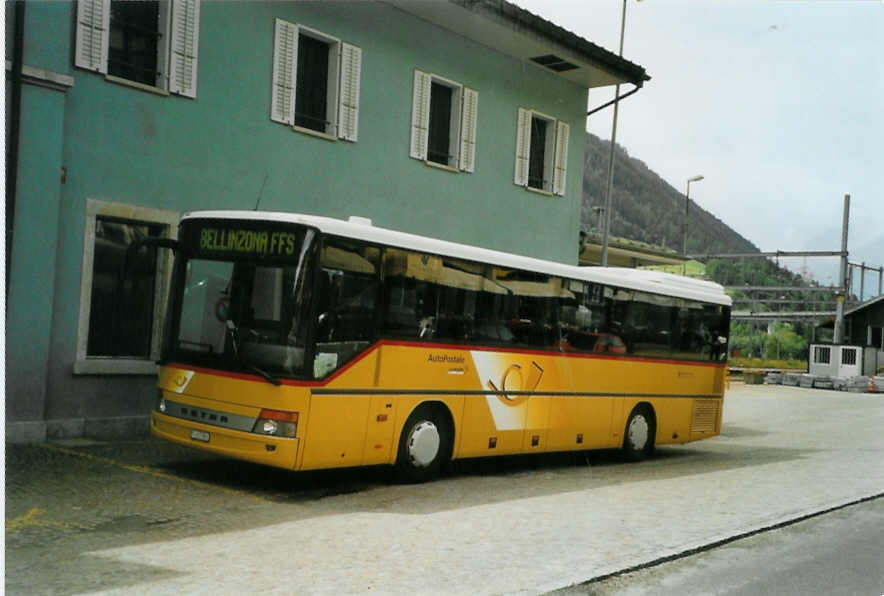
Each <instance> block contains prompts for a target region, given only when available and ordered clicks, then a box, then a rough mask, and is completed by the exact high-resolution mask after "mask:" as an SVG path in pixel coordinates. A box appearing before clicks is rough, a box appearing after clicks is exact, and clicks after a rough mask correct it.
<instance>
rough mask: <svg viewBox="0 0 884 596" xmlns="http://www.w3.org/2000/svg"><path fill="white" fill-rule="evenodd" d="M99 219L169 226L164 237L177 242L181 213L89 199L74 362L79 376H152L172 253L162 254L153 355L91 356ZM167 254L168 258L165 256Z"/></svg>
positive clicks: (158, 268)
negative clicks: (140, 356)
mask: <svg viewBox="0 0 884 596" xmlns="http://www.w3.org/2000/svg"><path fill="white" fill-rule="evenodd" d="M99 217H109V218H115V219H123V220H130V221H135V222H143V223H145V224H150V225H158V224H159V225H162V226H165V228H164V230H163V232H162V237H163V238H171V239H177V237H178V220H179V213H178V212H177V211H169V210H165V209H155V208H149V207H138V206H135V205H129V204H126V203H116V202H111V201H103V200H98V199H90V198H87V199H86V222H85V228H84V231H83V261H82V270H81V272H80V312H79V317H78V323H77V348H76V356H75V360H74V374H75V375H89V374H114V375H148V374H155V373H156V372H157V365H156V360H158V359H159V357H160V351H161V345H160V344H161V340H162V330H163V321H164V319H165V310H166V297H167V296H168V293H169V284H170V281H171V276H172V251H170V250H162V251H160V250H158V252H157V272H156V286H155V288H154V292H155V295H154V306H153V314H152V321H151V341H150V355H149V356H148V357H147V358H117V357H113V356H89V355H88V353H87V345H88V342H89V320H90V316H91V307H92V279H93V269H94V265H95V227H96V220H97V219H98V218H99ZM164 253H165V254H164Z"/></svg>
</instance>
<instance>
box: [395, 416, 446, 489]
mask: <svg viewBox="0 0 884 596" xmlns="http://www.w3.org/2000/svg"><path fill="white" fill-rule="evenodd" d="M453 448H454V418H453V417H452V415H451V411H450V410H449V409H448V407H447V406H446V405H445V404H444V403H442V402H438V401H425V402H421V403H420V404H418V405H417V407H415V408H414V410H412V411H411V414H409V416H408V418H407V419H406V420H405V424H403V425H402V432H401V434H400V435H399V448H398V451H397V453H396V472H397V476H398V477H399V478H400V479H401V480H403V481H405V482H424V481H426V480H430V479H432V478H434V477H436V476H438V475H439V473H440V472H441V471H442V467H443V466H444V465H445V464H446V462H447V461H448V460H449V459H451V454H452V452H453Z"/></svg>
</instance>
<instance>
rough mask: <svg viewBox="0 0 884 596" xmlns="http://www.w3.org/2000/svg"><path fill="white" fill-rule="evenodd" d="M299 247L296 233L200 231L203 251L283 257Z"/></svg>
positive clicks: (243, 230)
mask: <svg viewBox="0 0 884 596" xmlns="http://www.w3.org/2000/svg"><path fill="white" fill-rule="evenodd" d="M297 246H298V237H297V234H295V233H294V232H284V231H280V230H255V229H243V228H235V227H223V226H218V227H205V228H202V229H200V240H199V248H200V250H203V251H209V252H216V253H217V252H223V253H234V254H238V255H244V256H245V255H252V256H259V257H281V256H291V255H294V254H295V250H296V249H297Z"/></svg>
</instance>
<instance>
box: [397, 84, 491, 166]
mask: <svg viewBox="0 0 884 596" xmlns="http://www.w3.org/2000/svg"><path fill="white" fill-rule="evenodd" d="M433 84H436V85H441V86H443V87H447V88H449V89H450V90H451V110H450V113H449V116H448V121H449V126H448V131H449V133H448V161H447V163H439V162H436V161H431V160H430V159H429V147H430V114H431V110H432V100H431V95H432V88H433ZM478 104H479V92H478V91H476V90H475V89H472V88H470V87H467V86H466V85H464V84H462V83H459V82H457V81H454V80H452V79H448V78H446V77H443V76H440V75H437V74H435V73H432V72H424V71H422V70H420V69H417V68H416V69H414V87H413V89H412V107H411V144H410V147H409V157H412V158H413V159H416V160H418V161H422V162H424V164H426V165H428V166H431V167H435V168H440V169H443V170H447V171H450V172H466V173H473V172H475V169H476V130H477V128H478V126H477V122H478Z"/></svg>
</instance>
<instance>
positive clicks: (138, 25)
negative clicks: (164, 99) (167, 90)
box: [107, 0, 160, 87]
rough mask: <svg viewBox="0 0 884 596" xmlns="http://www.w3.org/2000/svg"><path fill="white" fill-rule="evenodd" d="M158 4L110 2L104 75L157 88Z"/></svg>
mask: <svg viewBox="0 0 884 596" xmlns="http://www.w3.org/2000/svg"><path fill="white" fill-rule="evenodd" d="M159 25H160V3H159V2H158V1H157V0H154V1H150V0H145V1H143V2H111V6H110V40H109V42H108V45H109V48H108V58H107V73H108V74H111V75H115V76H118V77H122V78H124V79H129V80H130V81H136V82H138V83H144V84H145V85H152V86H155V87H157V86H160V83H159V82H160V77H159V74H160V73H159V69H158V68H157V65H158V64H159V62H158V59H159V56H158V52H159V48H160V44H159V38H160V29H159Z"/></svg>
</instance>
